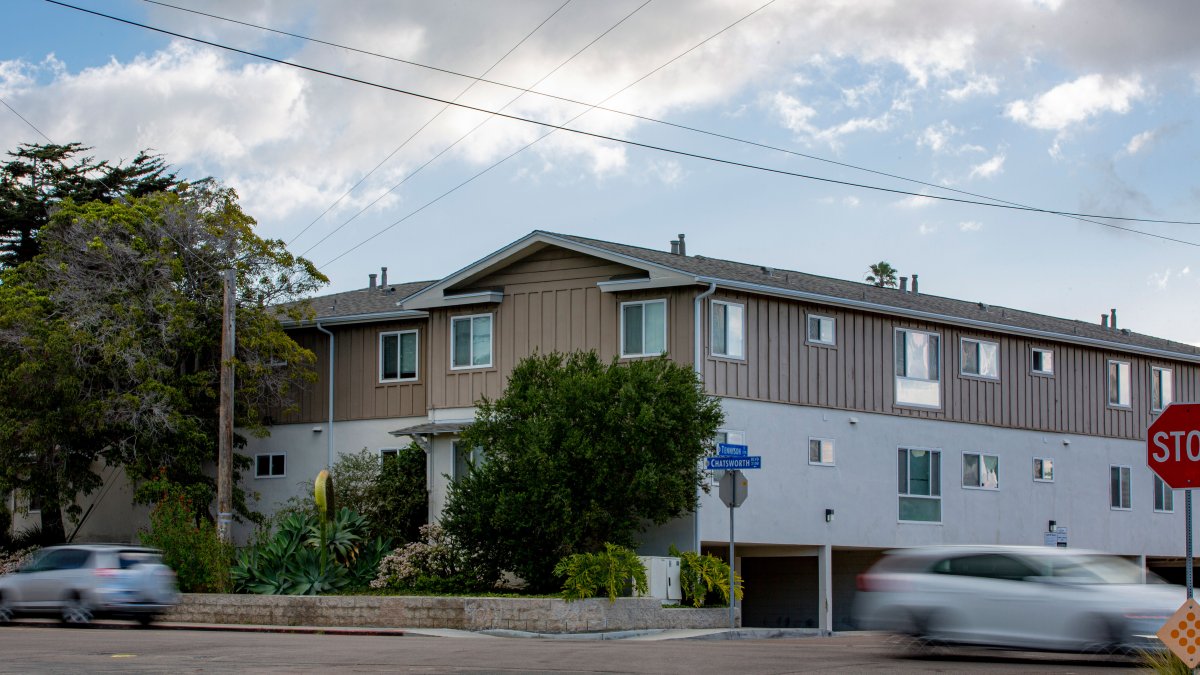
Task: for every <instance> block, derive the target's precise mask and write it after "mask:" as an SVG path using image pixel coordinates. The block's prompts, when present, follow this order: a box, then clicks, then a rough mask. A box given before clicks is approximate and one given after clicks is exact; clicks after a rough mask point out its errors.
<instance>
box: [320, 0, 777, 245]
mask: <svg viewBox="0 0 1200 675" xmlns="http://www.w3.org/2000/svg"><path fill="white" fill-rule="evenodd" d="M652 1H653V0H645V2H643V3H642V4H640V5H638V6H637V7H636V8H634V10H633V11H632V12H629V13H628V14H626V15H625V16H624V17H622V18H621V20H620V21H618V22H616V23H615V24H613V25H612V26H609V28H608V30H605V31H604V32H603V33H601V34H599V35H597V36H596V37H595V38H594V39H593V40H592V41H591V42H588V43H587V44H586V45H584V46H583V47H581V48H579V49H578V50H576V52H575V53H574V54H571V55H570V56H568V57H567V58H566V59H565V60H564V61H562V62H561V63H559V64H558V65H557V66H555V67H554V68H553V69H552V70H551V71H550V72H548V73H546V74H545V75H543V76H542V77H541V79H539V80H538V81H537V82H535V83H533V84H532V85H531V87H536V86H537V85H539V84H541V83H542V82H545V81H546V80H547V79H549V78H550V77H551V76H552V75H554V74H555V73H557V72H558V71H559V70H561V69H562V68H563V67H564V66H566V65H567V64H568V63H570V62H571V61H573V60H575V57H577V56H579V55H580V54H582V53H583V52H585V51H587V49H588V48H589V47H591V46H592V45H594V44H596V43H597V42H599V41H600V40H601V39H602V38H603V37H604V36H605V35H608V34H609V33H611V32H613V31H614V30H616V29H617V27H618V26H620V25H621V24H623V23H625V22H626V21H628V20H629V19H630V18H631V17H632V16H633V15H634V14H637V13H638V12H640V11H641V10H642V9H643V8H644V7H645V6H646V5H649V4H650V3H651V2H652ZM772 2H774V0H772ZM524 95H525V93H524V92H521V93H518V94H517V95H516V96H514V97H513V98H511V99H509V101H508V102H507V103H505V104H504V105H503V106H501V107H500V108H499V109H498V110H499V111H504V110H506V109H508V107H509V106H511V105H512V104H513V103H516V102H517V100H519V99H520V98H521V97H522V96H524ZM447 107H449V106H447ZM493 119H495V116H489V117H486V118H484V119H483V120H481V121H480V122H479V124H476V125H475V126H474V127H472V128H471V129H469V130H468V131H467V132H466V133H464V134H463V135H461V136H459V137H458V139H457V140H455V141H454V142H453V143H451V144H450V145H448V146H446V147H445V148H442V150H441V151H440V152H438V153H437V154H436V155H434V156H433V157H430V158H429V159H428V160H426V161H425V162H424V163H423V164H421V165H420V166H418V167H417V168H416V169H414V170H413V171H412V172H411V173H409V174H408V175H407V176H405V177H404V178H403V179H401V180H400V182H399V183H396V184H395V185H393V186H392V187H391V188H390V189H389V190H387V191H386V192H384V193H383V194H381V195H379V197H378V198H376V199H375V201H373V202H371V203H370V204H367V205H366V206H364V207H363V208H362V209H361V210H360V211H359V212H358V213H356V214H354V215H353V216H351V217H350V218H349V219H348V220H347V221H346V222H344V223H342V224H341V225H339V226H338V227H336V228H334V229H333V231H331V232H329V233H328V234H326V235H325V236H324V237H322V238H321V240H320V241H318V242H317V243H315V244H313V245H312V246H310V247H308V248H307V249H306V250H305V251H304V253H301V255H308V254H309V252H311V251H312V250H313V249H314V248H316V247H318V246H320V245H321V244H322V243H324V242H325V241H326V240H327V239H329V238H330V237H332V236H333V235H334V234H336V233H337V232H339V231H340V230H341V229H342V228H343V227H345V226H346V225H347V224H349V223H350V221H352V220H354V219H355V218H357V217H359V216H360V215H362V214H363V213H364V212H366V210H367V209H369V208H371V207H372V206H374V205H375V204H376V203H378V202H379V201H380V200H381V199H383V198H384V197H386V196H387V195H389V194H391V193H392V192H394V191H395V190H397V189H398V188H399V187H400V186H401V185H404V184H405V183H407V182H408V181H409V179H411V178H412V177H414V176H416V175H417V174H419V173H421V171H423V170H424V169H425V167H427V166H429V165H430V164H432V163H434V162H435V161H437V160H438V158H440V157H441V156H442V155H445V154H446V153H447V152H449V151H450V150H452V149H454V147H455V146H457V145H458V144H459V143H461V142H463V141H464V140H466V138H467V137H468V136H470V135H471V134H473V133H475V132H476V131H478V130H479V128H480V127H482V126H483V125H485V124H487V123H488V122H490V121H492V120H493ZM539 140H540V139H539ZM522 149H524V148H522ZM339 257H340V256H339Z"/></svg>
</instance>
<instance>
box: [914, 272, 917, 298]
mask: <svg viewBox="0 0 1200 675" xmlns="http://www.w3.org/2000/svg"><path fill="white" fill-rule="evenodd" d="M916 294H917V275H915V274H914V275H913V295H916Z"/></svg>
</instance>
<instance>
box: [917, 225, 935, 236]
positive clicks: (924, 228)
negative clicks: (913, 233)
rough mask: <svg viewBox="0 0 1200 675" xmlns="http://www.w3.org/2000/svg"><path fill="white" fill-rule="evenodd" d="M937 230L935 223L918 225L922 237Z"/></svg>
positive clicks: (918, 231) (918, 232)
mask: <svg viewBox="0 0 1200 675" xmlns="http://www.w3.org/2000/svg"><path fill="white" fill-rule="evenodd" d="M937 230H938V228H937V225H934V224H933V223H921V224H920V225H918V226H917V234H919V235H921V236H922V237H925V236H928V235H931V234H933V233H934V232H937Z"/></svg>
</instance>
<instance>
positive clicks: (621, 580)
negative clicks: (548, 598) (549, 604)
mask: <svg viewBox="0 0 1200 675" xmlns="http://www.w3.org/2000/svg"><path fill="white" fill-rule="evenodd" d="M554 574H555V575H556V576H560V577H566V578H565V580H564V581H563V589H562V595H563V598H564V599H566V600H584V599H587V598H594V597H596V595H598V594H599V593H600V591H604V592H605V594H607V595H608V600H609V602H616V600H617V596H619V595H624V594H625V593H626V592H627V590H628V589H629V588H630V587H631V586H632V588H633V589H635V590H637V592H638V593H646V591H647V588H648V583H647V581H646V567H645V566H644V565H642V561H641V560H640V559H638V557H637V554H636V553H634V552H633V551H631V550H629V549H627V548H625V547H624V546H617V545H616V544H610V543H606V544H604V550H603V551H601V552H600V553H576V554H574V555H569V556H567V557H566V558H563V559H562V560H560V561H558V564H557V565H555V566H554Z"/></svg>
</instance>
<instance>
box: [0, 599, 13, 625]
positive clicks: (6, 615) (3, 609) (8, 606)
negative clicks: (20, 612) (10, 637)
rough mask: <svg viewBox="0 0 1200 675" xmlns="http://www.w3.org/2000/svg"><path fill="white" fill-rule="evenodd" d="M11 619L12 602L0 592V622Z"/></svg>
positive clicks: (6, 621)
mask: <svg viewBox="0 0 1200 675" xmlns="http://www.w3.org/2000/svg"><path fill="white" fill-rule="evenodd" d="M12 620H13V608H12V602H11V601H9V599H8V598H7V597H5V596H4V594H2V593H0V624H4V623H8V622H10V621H12Z"/></svg>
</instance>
